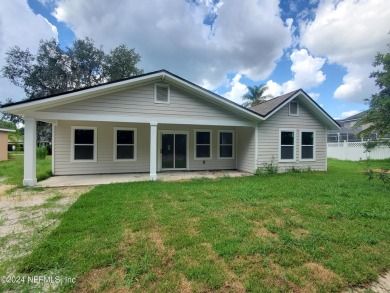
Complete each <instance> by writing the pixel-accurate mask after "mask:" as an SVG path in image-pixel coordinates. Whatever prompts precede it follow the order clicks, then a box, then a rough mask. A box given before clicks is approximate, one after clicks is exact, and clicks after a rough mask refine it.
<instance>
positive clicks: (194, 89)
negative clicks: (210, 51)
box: [1, 70, 264, 122]
mask: <svg viewBox="0 0 390 293" xmlns="http://www.w3.org/2000/svg"><path fill="white" fill-rule="evenodd" d="M153 82H167V83H170V84H172V85H174V86H176V87H178V88H180V89H182V90H184V91H187V92H189V93H192V94H194V95H196V96H197V97H200V98H203V99H205V100H208V101H209V102H212V103H214V104H217V105H219V106H221V107H223V108H225V109H227V110H230V111H233V112H235V113H237V114H238V115H240V116H242V117H245V118H247V119H250V120H252V121H254V122H256V121H262V120H264V118H263V117H262V116H261V115H259V114H258V113H256V112H254V111H251V110H250V109H247V108H245V107H242V106H241V105H238V104H236V103H234V102H233V101H230V100H228V99H226V98H224V97H221V96H219V95H217V94H215V93H213V92H211V91H209V90H206V89H204V88H202V87H200V86H198V85H196V84H194V83H192V82H190V81H188V80H186V79H184V78H181V77H179V76H177V75H175V74H173V73H171V72H169V71H167V70H159V71H154V72H150V73H146V74H142V75H137V76H133V77H130V78H127V79H124V80H119V81H115V82H109V83H105V84H101V85H96V86H91V87H87V88H82V89H77V90H73V91H70V92H65V93H62V94H56V95H51V96H47V97H42V98H38V99H33V100H24V101H20V102H15V103H11V104H7V105H3V106H1V109H2V110H3V111H5V112H8V113H11V114H17V115H21V116H25V115H28V114H29V113H33V112H35V111H39V110H43V109H47V108H51V107H54V106H60V105H64V104H68V103H72V102H76V101H81V100H84V99H89V98H93V97H97V96H101V95H106V94H110V93H114V92H118V91H122V90H125V89H129V88H133V87H137V86H140V85H143V84H147V83H153Z"/></svg>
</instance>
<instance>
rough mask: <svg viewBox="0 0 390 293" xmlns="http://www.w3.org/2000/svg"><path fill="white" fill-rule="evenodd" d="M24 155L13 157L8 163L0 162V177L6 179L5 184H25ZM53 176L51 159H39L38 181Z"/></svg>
mask: <svg viewBox="0 0 390 293" xmlns="http://www.w3.org/2000/svg"><path fill="white" fill-rule="evenodd" d="M23 159H24V157H23V156H22V155H12V156H11V159H9V160H8V161H3V162H0V177H3V178H6V179H5V181H4V182H3V183H4V184H9V185H17V186H21V185H22V182H23ZM50 176H51V157H49V156H47V157H46V158H45V159H44V160H38V159H37V180H38V181H40V180H43V179H46V178H48V177H50Z"/></svg>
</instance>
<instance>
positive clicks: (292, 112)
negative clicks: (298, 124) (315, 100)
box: [289, 101, 299, 116]
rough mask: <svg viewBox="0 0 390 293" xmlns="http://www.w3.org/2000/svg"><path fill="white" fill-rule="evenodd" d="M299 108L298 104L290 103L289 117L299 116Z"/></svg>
mask: <svg viewBox="0 0 390 293" xmlns="http://www.w3.org/2000/svg"><path fill="white" fill-rule="evenodd" d="M298 113H299V108H298V102H295V101H293V102H290V104H289V115H290V116H298Z"/></svg>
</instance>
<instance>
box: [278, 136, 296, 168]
mask: <svg viewBox="0 0 390 293" xmlns="http://www.w3.org/2000/svg"><path fill="white" fill-rule="evenodd" d="M279 135H280V149H279V160H280V161H295V130H288V129H286V130H284V129H282V130H280V134H279Z"/></svg>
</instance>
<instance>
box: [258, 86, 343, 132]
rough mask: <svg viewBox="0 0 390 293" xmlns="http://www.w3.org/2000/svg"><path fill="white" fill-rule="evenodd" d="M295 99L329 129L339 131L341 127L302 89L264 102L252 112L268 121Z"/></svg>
mask: <svg viewBox="0 0 390 293" xmlns="http://www.w3.org/2000/svg"><path fill="white" fill-rule="evenodd" d="M294 99H297V100H299V102H301V103H303V104H304V105H305V106H306V107H307V108H308V109H309V110H310V111H311V112H312V113H313V114H314V116H315V117H317V119H318V120H320V121H321V122H322V123H323V124H325V125H326V126H327V127H328V128H329V129H339V127H340V125H339V124H338V123H337V122H336V121H335V120H334V119H333V118H332V117H331V116H330V115H329V114H328V113H327V112H325V111H324V109H322V108H321V106H320V105H318V104H317V103H316V102H315V101H314V100H313V99H312V98H310V96H309V95H308V94H307V93H306V92H305V91H303V90H302V89H299V90H296V91H293V92H290V93H287V94H284V95H282V96H279V97H276V98H273V99H270V100H268V101H265V102H262V103H260V104H258V105H256V106H254V107H252V108H251V110H252V111H255V112H257V113H259V114H260V115H261V116H262V117H264V119H268V118H269V117H271V116H272V115H274V114H275V113H276V112H278V111H279V110H280V109H281V108H282V107H284V106H285V105H287V104H288V103H290V102H291V101H292V100H294Z"/></svg>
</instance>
